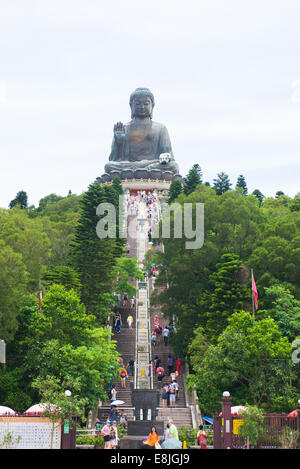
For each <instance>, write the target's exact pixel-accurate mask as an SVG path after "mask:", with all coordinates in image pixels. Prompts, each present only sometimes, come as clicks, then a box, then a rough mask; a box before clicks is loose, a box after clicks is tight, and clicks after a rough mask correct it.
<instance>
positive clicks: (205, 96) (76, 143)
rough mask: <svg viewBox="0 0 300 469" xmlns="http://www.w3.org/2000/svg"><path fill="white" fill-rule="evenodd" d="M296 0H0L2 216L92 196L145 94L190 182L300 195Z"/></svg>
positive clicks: (298, 12)
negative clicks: (220, 176) (222, 177)
mask: <svg viewBox="0 0 300 469" xmlns="http://www.w3.org/2000/svg"><path fill="white" fill-rule="evenodd" d="M299 18H300V2H299V0H295V1H291V0H280V1H277V0H270V1H269V0H259V1H256V0H251V1H246V0H226V1H225V0H195V1H189V0H186V1H182V0H181V1H177V0H160V1H158V0H152V1H151V2H142V1H136V0H127V1H126V2H125V1H119V0H114V1H111V2H108V1H101V0H36V1H34V0H0V156H1V173H0V174H1V177H0V182H1V186H0V207H4V208H7V206H8V204H9V202H10V201H11V200H12V199H13V198H14V197H15V195H16V193H17V192H18V191H20V190H25V191H26V192H27V193H28V197H29V203H30V204H34V205H38V202H39V200H40V199H41V198H42V197H44V196H45V195H48V194H50V193H56V194H59V195H67V193H68V191H69V189H70V190H71V191H72V192H73V193H76V194H80V193H81V192H82V191H85V190H86V189H87V187H88V185H89V184H90V183H91V182H93V181H94V180H95V178H96V177H97V176H100V175H101V174H103V171H104V165H105V163H106V162H107V161H108V156H109V154H110V149H111V142H112V134H113V125H114V123H115V122H117V121H123V122H128V121H129V120H130V108H129V95H130V93H131V92H132V91H133V90H134V89H135V88H137V87H148V88H150V89H151V90H152V92H153V94H154V96H155V108H154V115H153V119H154V120H155V121H157V122H161V123H163V124H164V125H166V127H167V128H168V131H169V134H170V137H171V142H172V146H173V152H174V156H175V159H176V161H177V162H178V164H179V167H180V172H181V174H182V175H183V176H184V175H186V173H187V172H188V170H189V169H190V168H191V167H192V165H193V164H194V163H198V164H200V166H201V168H202V171H203V176H204V180H205V181H210V182H212V180H213V179H214V178H215V177H216V175H217V173H219V172H221V171H224V172H225V173H227V174H228V175H229V176H230V179H231V182H232V183H233V186H234V185H235V183H236V179H237V177H238V176H239V174H243V175H244V176H245V178H246V181H247V184H248V189H249V191H250V192H252V191H253V190H254V189H256V188H258V189H260V190H261V191H262V192H263V194H265V195H266V196H274V195H275V193H276V191H278V190H282V191H284V192H285V193H286V194H288V195H290V196H294V195H295V194H296V193H297V192H299V191H300V182H299V173H300V157H299V156H300V37H299V36H300V27H299Z"/></svg>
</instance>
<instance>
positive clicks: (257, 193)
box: [252, 189, 265, 205]
mask: <svg viewBox="0 0 300 469" xmlns="http://www.w3.org/2000/svg"><path fill="white" fill-rule="evenodd" d="M252 195H254V197H256V198H257V200H258V202H259V205H262V203H263V201H264V200H265V196H264V195H263V194H262V193H261V191H260V190H259V189H255V190H254V191H253V192H252Z"/></svg>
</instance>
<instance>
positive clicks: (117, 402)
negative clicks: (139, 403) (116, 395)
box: [111, 399, 125, 405]
mask: <svg viewBox="0 0 300 469" xmlns="http://www.w3.org/2000/svg"><path fill="white" fill-rule="evenodd" d="M122 404H125V402H124V401H120V400H118V399H116V400H115V401H112V402H111V405H122Z"/></svg>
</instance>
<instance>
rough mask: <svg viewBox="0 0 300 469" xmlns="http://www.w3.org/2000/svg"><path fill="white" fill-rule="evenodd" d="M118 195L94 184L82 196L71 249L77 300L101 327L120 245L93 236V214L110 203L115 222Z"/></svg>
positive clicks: (96, 219)
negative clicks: (78, 286)
mask: <svg viewBox="0 0 300 469" xmlns="http://www.w3.org/2000/svg"><path fill="white" fill-rule="evenodd" d="M118 201H119V193H118V191H117V190H116V189H115V187H114V186H113V185H110V186H101V185H100V184H99V183H98V182H94V183H93V184H91V185H90V186H89V188H88V191H87V192H86V193H85V194H84V195H83V197H82V201H81V207H82V209H81V215H80V218H79V221H78V225H77V228H76V233H75V237H74V241H73V243H72V245H71V248H72V251H71V256H72V264H73V266H74V267H75V268H76V270H77V271H78V272H79V275H80V281H81V284H82V290H81V299H82V301H83V303H84V304H85V306H86V309H87V312H88V313H91V314H94V315H95V316H96V317H97V318H98V319H99V320H100V323H101V324H105V322H106V320H107V314H108V313H109V308H107V306H108V304H107V303H108V302H109V300H108V297H109V295H112V293H113V292H112V285H113V281H114V275H115V272H114V269H113V267H114V266H115V264H116V260H117V258H118V257H120V256H121V254H122V241H120V240H119V239H118V238H104V239H100V238H99V237H98V235H97V232H96V227H97V223H98V221H99V220H100V219H101V218H103V216H99V215H97V214H96V209H97V207H98V205H99V204H101V203H112V204H113V205H115V207H116V215H117V217H116V223H117V221H118Z"/></svg>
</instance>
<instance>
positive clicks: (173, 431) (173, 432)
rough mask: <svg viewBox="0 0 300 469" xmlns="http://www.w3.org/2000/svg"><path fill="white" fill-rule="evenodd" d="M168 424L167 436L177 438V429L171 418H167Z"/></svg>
mask: <svg viewBox="0 0 300 469" xmlns="http://www.w3.org/2000/svg"><path fill="white" fill-rule="evenodd" d="M169 425H170V430H169V438H176V439H177V440H178V430H177V427H176V425H175V424H174V421H173V419H169Z"/></svg>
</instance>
